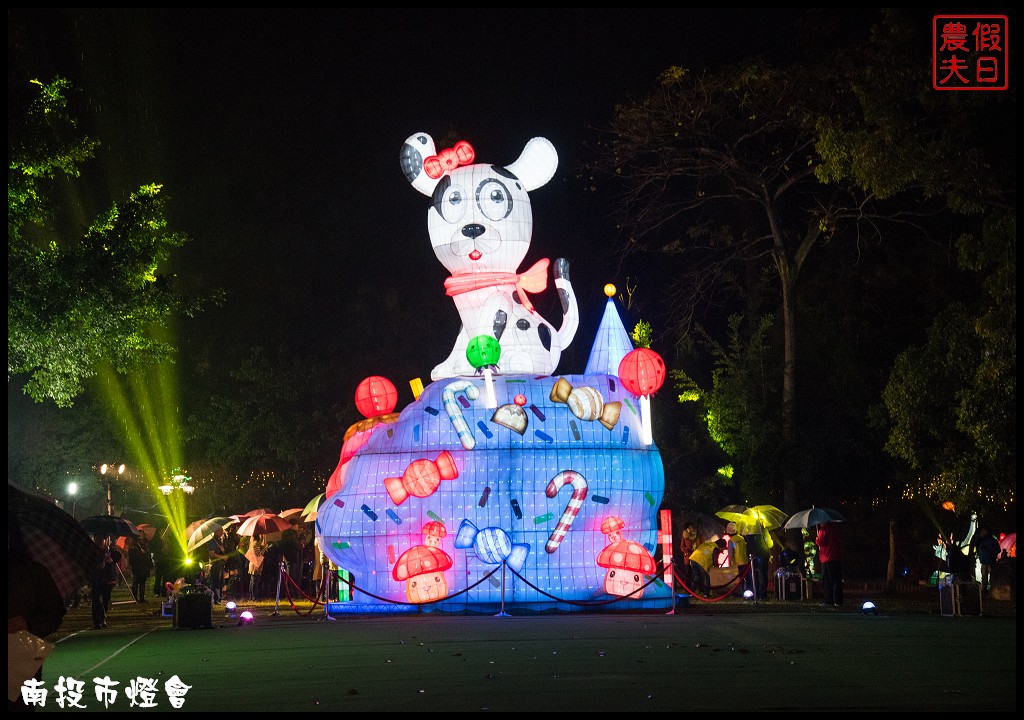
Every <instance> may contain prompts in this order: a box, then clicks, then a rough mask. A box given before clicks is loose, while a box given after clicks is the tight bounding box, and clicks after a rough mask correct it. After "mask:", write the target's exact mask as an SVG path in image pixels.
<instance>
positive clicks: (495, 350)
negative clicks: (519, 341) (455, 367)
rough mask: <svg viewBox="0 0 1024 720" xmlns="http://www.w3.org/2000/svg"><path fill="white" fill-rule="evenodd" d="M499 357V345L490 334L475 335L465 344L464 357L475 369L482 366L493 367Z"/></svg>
mask: <svg viewBox="0 0 1024 720" xmlns="http://www.w3.org/2000/svg"><path fill="white" fill-rule="evenodd" d="M500 357H501V345H499V344H498V340H497V339H496V338H495V337H494V336H492V335H477V336H476V337H475V338H473V339H472V340H470V341H469V345H467V346H466V359H467V360H469V364H470V365H472V366H473V367H475V368H476V369H477V370H479V369H480V368H483V367H495V366H496V365H497V364H498V358H500Z"/></svg>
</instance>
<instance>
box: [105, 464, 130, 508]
mask: <svg viewBox="0 0 1024 720" xmlns="http://www.w3.org/2000/svg"><path fill="white" fill-rule="evenodd" d="M115 474H116V475H117V479H118V480H120V479H121V476H122V475H124V463H121V464H120V465H118V466H117V467H116V468H115V467H114V466H113V465H107V464H106V463H103V464H102V465H100V475H102V476H103V478H104V479H105V480H106V481H107V515H113V514H114V503H113V500H112V498H111V495H110V481H111V479H112V478H113V477H114V475H115Z"/></svg>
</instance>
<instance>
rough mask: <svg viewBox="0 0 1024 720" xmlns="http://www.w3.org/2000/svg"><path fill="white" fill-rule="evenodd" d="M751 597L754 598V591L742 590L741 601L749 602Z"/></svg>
mask: <svg viewBox="0 0 1024 720" xmlns="http://www.w3.org/2000/svg"><path fill="white" fill-rule="evenodd" d="M752 597H754V591H753V590H744V591H743V599H744V600H750V599H751V598H752Z"/></svg>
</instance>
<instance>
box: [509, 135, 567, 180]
mask: <svg viewBox="0 0 1024 720" xmlns="http://www.w3.org/2000/svg"><path fill="white" fill-rule="evenodd" d="M506 167H507V169H508V171H509V172H511V173H512V174H513V175H515V176H516V177H517V178H519V180H520V181H521V182H522V183H523V187H524V188H526V191H527V192H530V191H531V190H534V189H536V188H539V187H540V186H541V185H545V184H546V183H547V181H548V180H550V179H551V178H553V177H554V176H555V169H556V168H558V153H557V152H556V151H555V146H554V145H552V144H551V141H550V140H548V139H547V138H542V137H535V138H533V139H531V140H530V142H528V143H526V147H525V148H523V154H522V155H520V156H519V159H518V160H516V161H515V162H514V163H512V164H511V165H508V166H506Z"/></svg>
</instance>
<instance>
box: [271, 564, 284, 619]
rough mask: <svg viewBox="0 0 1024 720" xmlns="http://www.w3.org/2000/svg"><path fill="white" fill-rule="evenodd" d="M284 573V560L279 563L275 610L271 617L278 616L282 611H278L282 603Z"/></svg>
mask: <svg viewBox="0 0 1024 720" xmlns="http://www.w3.org/2000/svg"><path fill="white" fill-rule="evenodd" d="M283 575H284V560H282V561H281V562H279V563H278V565H277V598H275V599H274V612H272V613H270V616H271V617H277V616H278V615H280V614H281V613H280V612H278V607H280V605H281V578H282V577H283Z"/></svg>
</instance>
